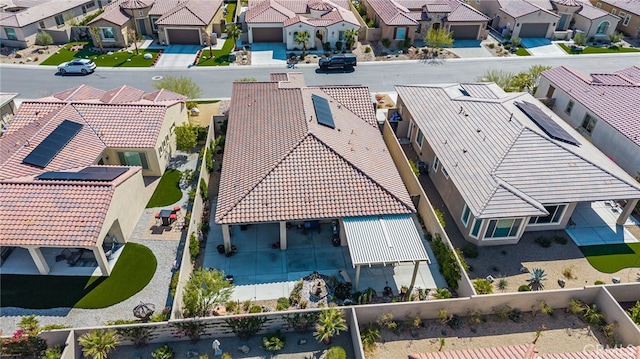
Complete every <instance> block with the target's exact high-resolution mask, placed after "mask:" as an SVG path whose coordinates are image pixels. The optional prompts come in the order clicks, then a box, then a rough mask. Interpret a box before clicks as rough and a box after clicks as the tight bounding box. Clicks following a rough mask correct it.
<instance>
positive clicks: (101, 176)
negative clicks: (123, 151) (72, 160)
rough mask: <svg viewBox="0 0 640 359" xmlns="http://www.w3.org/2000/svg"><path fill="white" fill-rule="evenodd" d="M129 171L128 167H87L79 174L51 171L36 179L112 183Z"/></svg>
mask: <svg viewBox="0 0 640 359" xmlns="http://www.w3.org/2000/svg"><path fill="white" fill-rule="evenodd" d="M127 170H128V168H127V167H86V168H83V169H82V170H80V171H78V172H63V171H49V172H45V173H43V174H41V175H40V176H38V177H36V178H38V179H40V180H51V181H98V182H111V181H113V180H114V179H116V178H118V177H119V176H120V175H122V174H123V173H125V172H127Z"/></svg>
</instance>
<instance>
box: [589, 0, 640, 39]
mask: <svg viewBox="0 0 640 359" xmlns="http://www.w3.org/2000/svg"><path fill="white" fill-rule="evenodd" d="M591 3H592V4H593V5H595V6H596V7H597V8H600V9H602V10H603V11H606V12H608V13H610V14H611V15H615V16H618V18H620V22H619V23H618V27H617V29H618V31H620V32H622V33H624V34H626V35H628V36H631V37H633V38H635V39H637V38H640V0H591Z"/></svg>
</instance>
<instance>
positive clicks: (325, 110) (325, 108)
mask: <svg viewBox="0 0 640 359" xmlns="http://www.w3.org/2000/svg"><path fill="white" fill-rule="evenodd" d="M311 101H313V108H314V109H315V111H316V118H317V119H318V123H319V124H321V125H324V126H327V127H330V128H336V124H335V123H334V122H333V115H332V114H331V107H329V101H327V99H326V98H324V97H320V96H318V95H313V94H312V95H311Z"/></svg>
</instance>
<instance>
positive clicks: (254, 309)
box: [249, 305, 262, 313]
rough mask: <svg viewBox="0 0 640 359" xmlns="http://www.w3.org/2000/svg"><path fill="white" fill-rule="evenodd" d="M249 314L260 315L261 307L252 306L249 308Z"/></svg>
mask: <svg viewBox="0 0 640 359" xmlns="http://www.w3.org/2000/svg"><path fill="white" fill-rule="evenodd" d="M249 313H262V307H261V306H259V305H252V306H251V308H249Z"/></svg>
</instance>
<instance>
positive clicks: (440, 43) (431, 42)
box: [424, 27, 453, 49]
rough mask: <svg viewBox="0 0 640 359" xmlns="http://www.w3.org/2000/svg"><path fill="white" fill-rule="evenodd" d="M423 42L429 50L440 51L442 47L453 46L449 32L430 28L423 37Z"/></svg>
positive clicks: (443, 29)
mask: <svg viewBox="0 0 640 359" xmlns="http://www.w3.org/2000/svg"><path fill="white" fill-rule="evenodd" d="M424 42H426V43H427V46H429V47H431V48H434V49H441V48H443V47H451V45H453V37H452V36H451V32H450V31H447V29H445V28H442V27H441V28H438V29H434V28H430V29H429V30H428V31H427V35H426V36H425V37H424Z"/></svg>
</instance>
